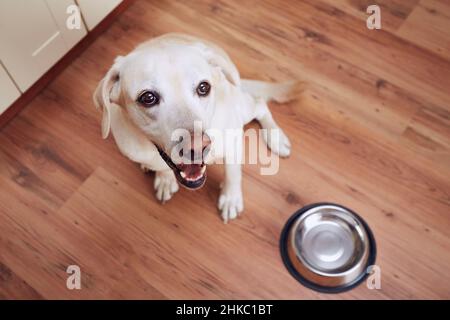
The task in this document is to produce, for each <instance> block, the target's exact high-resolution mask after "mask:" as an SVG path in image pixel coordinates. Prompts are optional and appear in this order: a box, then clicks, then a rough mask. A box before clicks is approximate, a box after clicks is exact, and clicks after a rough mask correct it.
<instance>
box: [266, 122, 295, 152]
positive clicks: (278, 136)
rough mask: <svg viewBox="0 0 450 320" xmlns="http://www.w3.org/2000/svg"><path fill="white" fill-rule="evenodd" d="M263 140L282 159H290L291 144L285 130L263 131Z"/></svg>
mask: <svg viewBox="0 0 450 320" xmlns="http://www.w3.org/2000/svg"><path fill="white" fill-rule="evenodd" d="M262 132H263V138H264V141H265V142H266V144H267V146H268V147H269V148H270V150H272V152H275V153H276V154H278V155H279V156H280V157H282V158H286V157H289V155H290V154H291V142H290V141H289V138H288V137H287V136H286V134H285V133H284V132H283V130H281V129H279V128H277V129H269V130H263V131H262Z"/></svg>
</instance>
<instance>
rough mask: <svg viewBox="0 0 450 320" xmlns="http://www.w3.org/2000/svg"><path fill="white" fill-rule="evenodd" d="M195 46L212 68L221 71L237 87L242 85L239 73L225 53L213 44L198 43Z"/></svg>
mask: <svg viewBox="0 0 450 320" xmlns="http://www.w3.org/2000/svg"><path fill="white" fill-rule="evenodd" d="M195 45H196V47H197V48H198V49H200V50H201V52H202V55H203V56H204V57H205V59H206V60H207V61H208V63H209V64H210V65H211V66H213V67H218V68H220V69H221V71H222V73H223V74H224V75H225V78H226V79H227V80H228V81H229V82H230V83H232V84H234V85H236V86H240V85H241V78H240V76H239V71H238V70H237V68H236V66H235V65H234V63H233V62H232V61H231V59H230V57H229V56H228V55H227V54H226V52H225V51H223V50H222V49H221V48H220V47H218V46H216V45H214V44H212V43H207V42H198V43H196V44H195Z"/></svg>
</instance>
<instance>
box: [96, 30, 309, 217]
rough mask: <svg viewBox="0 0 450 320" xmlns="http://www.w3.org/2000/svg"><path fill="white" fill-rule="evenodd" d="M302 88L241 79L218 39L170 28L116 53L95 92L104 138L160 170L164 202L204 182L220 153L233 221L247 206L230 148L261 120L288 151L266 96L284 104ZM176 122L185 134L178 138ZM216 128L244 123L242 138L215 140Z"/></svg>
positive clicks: (227, 213) (274, 143) (224, 206)
mask: <svg viewBox="0 0 450 320" xmlns="http://www.w3.org/2000/svg"><path fill="white" fill-rule="evenodd" d="M300 91H301V83H300V82H298V81H292V82H287V83H268V82H263V81H257V80H244V79H241V78H240V75H239V72H238V70H237V68H236V66H235V65H234V64H233V62H232V61H231V59H230V58H229V56H228V55H227V54H226V53H225V51H224V50H223V49H221V48H220V47H218V46H217V45H215V44H213V43H210V42H208V41H205V40H202V39H199V38H196V37H193V36H190V35H185V34H178V33H170V34H166V35H162V36H159V37H157V38H153V39H151V40H149V41H147V42H144V43H143V44H141V45H139V46H137V47H136V48H135V49H134V50H133V51H131V52H130V53H129V54H128V55H126V56H119V57H117V58H116V59H115V61H114V64H113V66H112V67H111V68H110V69H109V71H108V72H107V73H106V75H105V77H104V78H103V79H102V80H101V81H100V83H99V84H98V86H97V88H96V90H95V92H94V97H93V98H94V103H95V105H96V107H97V108H98V109H101V110H102V121H101V128H102V137H103V138H104V139H106V138H107V137H108V135H109V132H110V131H111V132H112V135H113V136H114V140H115V142H116V144H117V146H118V148H119V150H120V152H121V153H122V154H123V155H125V156H126V157H128V158H129V159H130V160H132V161H134V162H137V163H138V164H140V165H141V168H142V169H143V170H144V171H148V170H152V171H155V179H154V188H155V191H156V198H157V199H158V200H160V201H162V202H165V201H168V200H169V199H171V197H172V196H173V194H174V193H175V192H177V191H178V189H179V187H178V183H180V184H181V185H182V186H184V187H186V188H188V189H197V188H200V187H201V186H202V185H203V184H204V183H205V180H206V165H208V164H211V163H214V161H216V160H217V159H222V161H223V164H224V168H225V178H224V181H223V183H222V186H221V193H220V196H219V200H218V208H219V211H220V212H221V216H222V219H223V221H224V222H225V223H227V222H228V221H229V220H231V219H235V218H236V217H237V216H238V215H240V213H241V212H242V211H243V209H244V206H243V196H242V186H241V179H242V173H241V163H238V162H236V161H233V160H232V159H231V157H228V156H227V155H228V154H240V152H241V150H242V146H243V142H242V132H243V127H244V125H245V124H247V123H248V122H250V121H252V120H254V119H256V120H257V121H258V122H259V123H260V125H261V127H262V128H263V129H266V130H263V131H264V132H266V134H263V138H264V140H265V142H266V144H267V146H268V147H269V148H270V149H271V151H272V152H273V153H275V154H278V155H279V156H281V157H287V156H289V154H290V152H291V144H290V142H289V139H288V138H287V136H286V135H285V134H284V133H283V131H282V130H281V129H280V128H279V126H278V125H277V123H276V122H275V121H274V119H273V117H272V114H271V112H270V110H269V108H268V106H267V102H268V101H270V100H273V101H275V102H278V103H284V102H287V101H289V100H291V99H293V98H295V97H296V96H297V95H298V94H299V92H300ZM178 129H183V134H182V135H180V136H179V137H178V138H176V139H174V138H173V132H175V131H176V130H178ZM210 129H217V130H228V129H234V130H238V132H241V135H240V138H241V139H237V140H236V141H235V142H234V143H231V144H222V145H221V146H217V145H216V144H215V142H214V140H213V139H211V137H210V136H209V135H208V130H210ZM239 130H240V131H239ZM273 130H277V132H278V135H277V137H278V138H277V139H271V135H270V134H267V132H269V131H273ZM174 150H176V151H174ZM213 151H214V152H213ZM209 155H210V156H209Z"/></svg>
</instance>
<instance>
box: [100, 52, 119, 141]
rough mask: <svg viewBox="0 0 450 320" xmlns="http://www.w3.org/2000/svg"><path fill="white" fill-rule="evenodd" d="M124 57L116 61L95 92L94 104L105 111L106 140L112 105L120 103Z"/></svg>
mask: <svg viewBox="0 0 450 320" xmlns="http://www.w3.org/2000/svg"><path fill="white" fill-rule="evenodd" d="M122 61H123V57H121V56H119V57H117V58H116V60H115V61H114V65H113V66H112V67H111V69H109V71H108V72H107V73H106V76H105V77H104V78H103V79H102V80H101V81H100V83H99V84H98V86H97V89H95V92H94V97H93V98H94V104H95V106H96V107H97V109H98V108H100V109H102V111H103V117H102V137H103V139H106V138H107V137H108V135H109V131H110V127H111V103H118V101H119V96H120V77H119V74H120V66H121V65H122Z"/></svg>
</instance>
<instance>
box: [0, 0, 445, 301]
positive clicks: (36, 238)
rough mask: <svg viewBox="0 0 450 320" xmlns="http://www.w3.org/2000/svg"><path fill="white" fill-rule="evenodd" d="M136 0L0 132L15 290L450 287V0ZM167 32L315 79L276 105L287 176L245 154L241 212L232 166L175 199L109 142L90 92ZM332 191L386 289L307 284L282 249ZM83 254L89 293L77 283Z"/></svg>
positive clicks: (7, 283) (8, 290)
mask: <svg viewBox="0 0 450 320" xmlns="http://www.w3.org/2000/svg"><path fill="white" fill-rule="evenodd" d="M369 2H370V1H365V0H347V1H334V0H333V1H332V0H320V1H317V0H304V1H290V0H284V1H256V0H255V1H244V2H243V1H238V0H233V1H228V0H227V1H216V0H209V1H188V2H186V1H171V0H170V1H169V0H166V1H160V0H158V1H156V0H154V1H137V2H136V3H134V4H133V5H132V6H131V7H130V8H129V9H128V10H127V11H126V12H125V13H124V14H123V15H122V16H121V17H120V18H119V19H118V20H117V21H116V22H115V23H114V24H113V25H112V27H111V28H110V29H109V30H108V31H107V32H106V33H104V34H103V35H102V36H100V38H99V39H98V40H96V42H95V43H94V44H93V45H91V46H90V47H89V48H88V49H87V50H86V51H85V52H84V53H83V54H82V55H81V56H80V57H79V58H77V59H76V60H75V61H74V62H73V63H72V64H71V65H70V66H69V67H68V68H67V69H66V70H65V71H64V72H63V73H62V74H61V75H60V76H59V77H58V78H57V79H56V80H55V81H53V82H52V83H51V85H49V86H48V87H47V88H46V89H45V90H44V91H43V92H42V93H41V94H40V95H39V96H38V97H37V98H36V99H35V100H34V101H33V102H32V103H31V104H30V105H29V106H28V107H27V108H26V109H25V110H24V111H23V112H22V113H21V114H20V115H19V116H18V117H17V118H15V119H14V120H13V121H12V122H10V123H9V124H8V125H7V126H6V127H5V128H3V129H2V130H1V131H0V297H1V298H45V299H46V298H57V299H66V298H68V299H72V298H75V299H79V298H89V299H91V298H146V299H154V298H164V299H165V298H169V299H177V298H192V299H204V298H207V299H212V298H219V299H220V298H231V299H235V298H273V299H286V298H287V299H316V298H318V299H340V298H344V299H352V298H368V299H410V298H446V299H449V298H450V231H449V230H450V2H449V1H448V0H407V1H388V0H380V1H377V2H378V3H380V4H381V9H382V27H383V29H382V30H378V31H377V30H374V31H371V30H368V29H367V28H366V17H367V14H366V13H365V8H366V7H367V6H368V5H369V4H371V2H370V3H369ZM169 31H182V32H187V33H192V34H195V35H198V36H201V37H204V38H207V39H210V40H214V41H215V42H217V43H218V44H220V45H221V46H223V47H224V48H225V49H226V50H227V51H228V52H229V53H230V55H231V57H232V58H233V60H234V61H235V62H236V64H237V65H238V67H239V69H240V71H241V74H242V76H243V77H247V78H257V79H263V80H273V81H281V80H290V79H296V78H301V79H306V80H307V81H308V82H309V83H310V85H309V87H308V89H307V90H306V92H305V95H304V97H303V98H302V99H301V100H300V101H296V102H292V103H290V104H288V105H272V106H271V109H272V111H273V114H274V117H275V118H276V120H277V121H278V122H279V123H280V125H281V126H282V127H283V128H284V129H285V131H286V132H287V134H288V135H289V137H290V138H291V141H292V143H293V152H292V156H291V157H290V158H289V159H287V160H282V161H281V168H280V172H279V173H278V175H275V176H260V175H259V166H258V165H245V167H244V179H243V180H244V186H243V187H244V201H245V212H244V215H243V216H242V217H241V218H240V219H238V220H237V221H234V222H232V223H230V224H228V225H224V224H223V223H222V221H221V219H220V218H219V214H218V211H217V209H216V201H217V198H218V193H219V182H220V181H221V177H222V168H221V167H219V166H216V167H212V168H211V169H210V170H209V179H208V182H207V184H206V187H204V188H203V189H202V190H200V191H197V192H196V193H192V192H190V191H187V190H181V191H180V192H179V193H178V194H176V195H175V197H174V198H173V199H172V200H171V201H170V202H169V203H166V204H164V205H161V204H159V203H158V202H157V201H156V199H155V196H154V193H153V188H152V180H153V176H152V175H144V174H143V173H142V172H141V171H140V169H139V168H138V166H137V165H135V164H133V163H131V162H130V161H128V160H126V159H125V158H124V157H122V156H121V155H120V154H119V152H118V150H117V148H116V146H115V144H114V142H113V140H112V139H111V138H110V139H109V140H108V141H103V140H102V139H101V133H100V125H99V124H100V116H101V115H100V114H99V113H98V112H97V111H96V110H95V108H94V105H93V103H92V100H91V96H92V92H93V90H94V89H95V87H96V85H97V83H98V81H99V80H100V79H101V77H102V76H103V75H104V73H105V72H106V71H107V69H108V68H109V66H110V65H111V64H112V61H113V59H114V57H115V56H116V55H119V54H125V53H127V52H128V51H130V50H131V49H132V48H133V47H134V46H135V45H137V44H138V43H140V42H141V41H144V40H146V39H147V38H150V37H152V36H156V35H160V34H162V33H165V32H169ZM320 201H332V202H337V203H340V204H343V205H345V206H348V207H350V208H352V209H354V210H355V211H356V212H358V213H360V214H361V215H362V216H363V217H364V218H365V219H366V220H367V222H368V223H369V225H370V226H371V227H372V229H373V231H374V234H375V237H376V240H377V243H378V259H377V264H378V265H379V266H380V268H381V272H382V273H381V274H382V277H381V280H382V288H381V290H369V289H368V288H367V287H366V286H365V285H361V286H359V287H358V288H356V289H354V290H352V291H350V292H347V293H344V294H340V295H324V294H319V293H316V292H313V291H311V290H309V289H306V288H305V287H303V286H301V285H300V284H298V283H297V282H296V281H294V280H293V279H292V278H291V276H290V275H289V274H288V272H287V271H286V270H285V268H284V266H283V264H282V262H281V259H280V256H279V252H278V238H279V234H280V231H281V228H282V227H283V225H284V223H285V221H286V220H287V219H288V217H289V216H290V215H291V214H292V213H293V212H295V211H296V210H297V209H298V208H300V207H301V206H303V205H306V204H309V203H313V202H320ZM74 264H75V265H79V266H80V268H81V272H82V289H81V290H73V291H70V290H68V289H67V288H66V279H67V277H68V274H67V273H66V268H67V266H69V265H74Z"/></svg>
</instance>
